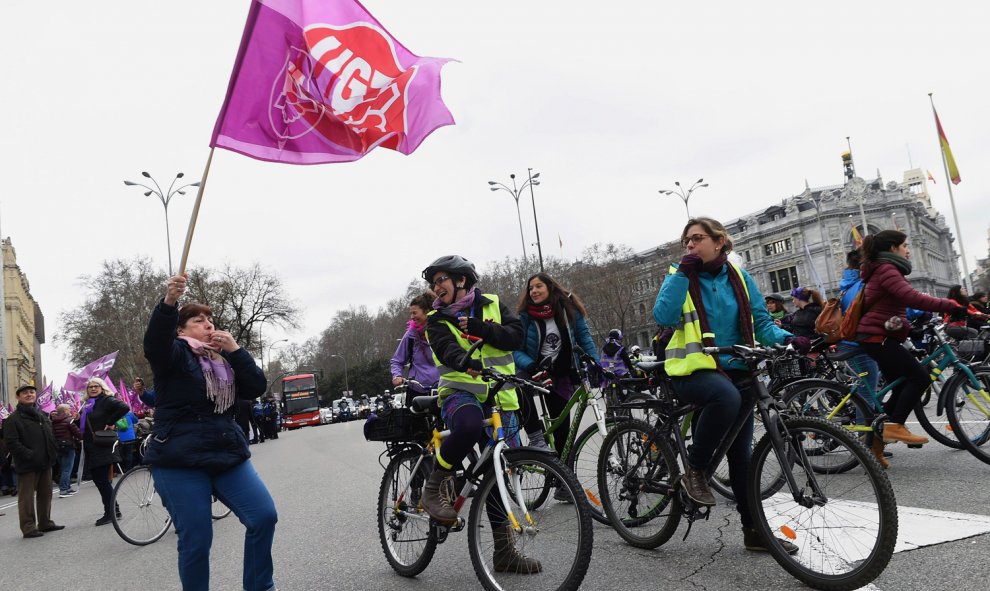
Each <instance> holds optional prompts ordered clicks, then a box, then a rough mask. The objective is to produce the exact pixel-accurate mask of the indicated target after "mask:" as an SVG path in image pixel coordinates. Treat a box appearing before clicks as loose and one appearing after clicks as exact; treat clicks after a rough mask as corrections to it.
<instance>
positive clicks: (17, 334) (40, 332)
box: [0, 238, 45, 405]
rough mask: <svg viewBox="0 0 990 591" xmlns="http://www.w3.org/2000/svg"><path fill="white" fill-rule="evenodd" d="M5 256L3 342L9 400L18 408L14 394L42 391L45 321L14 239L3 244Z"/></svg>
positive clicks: (4, 240) (1, 247) (5, 401)
mask: <svg viewBox="0 0 990 591" xmlns="http://www.w3.org/2000/svg"><path fill="white" fill-rule="evenodd" d="M0 249H2V253H3V254H2V256H3V287H4V293H3V301H4V306H3V308H4V318H3V331H4V334H3V342H4V345H5V348H6V351H5V355H4V357H5V358H6V360H7V390H6V394H7V399H6V400H3V401H2V403H4V404H5V403H7V402H8V401H9V402H10V403H11V404H12V405H14V404H16V401H15V399H14V391H15V390H17V387H18V386H19V385H21V384H36V385H38V387H39V390H40V388H41V381H42V378H41V376H42V375H43V374H42V373H41V353H40V351H41V344H42V343H44V342H45V321H44V316H43V315H42V313H41V308H40V307H39V306H38V303H37V302H35V301H34V298H33V297H31V286H30V284H29V283H28V280H27V276H26V275H25V274H24V273H23V272H21V268H20V267H19V266H18V265H17V253H16V252H15V250H14V247H13V245H12V244H11V243H10V239H9V238H6V239H3V241H2V243H0Z"/></svg>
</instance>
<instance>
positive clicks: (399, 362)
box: [389, 326, 440, 394]
mask: <svg viewBox="0 0 990 591" xmlns="http://www.w3.org/2000/svg"><path fill="white" fill-rule="evenodd" d="M410 347H412V357H411V358H410V350H409V349H410ZM410 362H411V363H410ZM389 365H390V366H391V367H392V377H393V378H394V377H408V378H412V379H414V380H416V381H417V382H419V383H421V384H423V385H424V386H426V387H427V388H429V387H431V386H433V385H435V384H436V383H437V381H439V380H440V373H439V372H438V371H437V366H436V364H435V363H434V362H433V350H432V349H430V343H428V342H427V341H426V336H425V335H424V336H421V335H420V334H419V333H418V332H417V331H416V329H415V328H413V327H412V326H409V327H408V328H407V329H406V334H404V335H402V340H401V341H399V347H398V348H397V349H396V350H395V355H392V360H391V361H390V362H389ZM406 365H409V371H408V373H407V372H406V371H405V367H406ZM413 390H417V391H418V389H417V388H413ZM423 393H424V394H428V393H429V392H423Z"/></svg>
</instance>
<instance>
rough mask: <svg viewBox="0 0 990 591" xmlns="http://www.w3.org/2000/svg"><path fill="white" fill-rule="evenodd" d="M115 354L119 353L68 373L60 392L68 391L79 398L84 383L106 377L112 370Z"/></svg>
mask: <svg viewBox="0 0 990 591" xmlns="http://www.w3.org/2000/svg"><path fill="white" fill-rule="evenodd" d="M117 353H119V351H114V352H113V353H110V354H109V355H104V356H103V357H100V358H99V359H97V360H96V361H92V362H90V363H89V365H87V366H86V367H84V368H82V369H77V370H75V371H71V372H69V375H67V376H66V377H65V385H64V386H62V390H63V391H64V390H68V391H69V392H71V393H73V394H75V395H76V397H77V398H78V397H81V396H82V395H83V393H85V391H86V382H87V381H89V378H106V377H107V374H108V373H110V370H111V369H112V368H113V364H114V362H115V361H116V360H117Z"/></svg>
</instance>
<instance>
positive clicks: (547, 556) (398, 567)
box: [366, 341, 593, 591]
mask: <svg viewBox="0 0 990 591" xmlns="http://www.w3.org/2000/svg"><path fill="white" fill-rule="evenodd" d="M480 345H481V341H478V342H476V343H475V344H474V345H472V347H471V349H469V350H468V351H469V352H468V355H467V356H465V359H469V358H470V355H471V354H472V353H473V352H474V351H475V350H477V347H479V346H480ZM481 375H482V377H483V378H484V379H485V380H486V381H489V382H491V383H492V386H491V387H490V389H489V399H490V400H492V401H495V403H494V405H493V406H492V408H491V418H489V419H487V420H486V421H485V425H486V427H489V428H490V430H491V431H490V441H489V443H488V445H486V446H485V448H484V449H483V450H482V452H481V455H480V456H479V457H478V458H477V460H474V461H471V462H470V463H469V465H468V467H467V468H466V469H463V470H458V472H457V477H456V479H455V482H450V481H448V482H447V483H446V484H445V486H444V488H445V491H446V492H445V494H448V495H449V496H450V498H452V499H453V502H452V506H453V507H454V509H455V511H457V513H458V519H457V522H456V523H455V524H454V525H452V526H449V527H448V526H444V525H442V524H440V523H438V522H436V521H434V520H433V519H431V518H430V517H429V515H428V514H427V513H426V511H425V509H424V508H423V506H422V503H421V500H422V494H423V492H422V488H423V484H424V483H425V482H426V481H427V479H428V478H429V474H430V471H431V470H432V464H433V455H434V450H435V449H436V448H437V447H438V446H439V445H440V443H441V441H442V440H443V439H444V438H446V437H447V436H448V435H449V433H450V432H449V430H444V431H441V430H440V429H439V428H438V427H440V426H441V423H440V418H439V408H438V406H437V401H438V397H436V396H417V397H416V398H414V399H413V401H412V405H411V407H410V408H409V409H394V410H393V411H392V412H391V413H388V416H383V417H379V419H378V421H375V423H373V424H372V425H371V426H370V428H369V430H368V431H366V437H368V439H369V440H372V441H384V442H385V443H386V451H385V452H383V454H382V455H383V456H384V455H386V454H387V455H388V456H389V458H390V460H389V462H388V464H387V466H385V473H384V475H383V476H382V483H381V487H380V489H379V495H378V504H377V521H378V533H379V538H380V541H381V545H382V550H383V552H384V553H385V558H386V560H387V561H388V563H389V565H390V566H391V567H392V568H393V570H395V572H396V573H398V574H399V575H402V576H405V577H413V576H416V575H417V574H419V573H421V572H423V570H424V569H426V567H427V566H428V565H429V563H430V561H431V560H432V559H433V555H434V553H435V551H436V547H437V545H438V544H441V543H443V542H445V541H446V540H447V536H448V535H449V534H450V533H451V532H458V531H461V530H463V529H464V528H465V527H467V529H468V550H469V554H470V556H471V563H472V565H473V566H474V570H475V574H476V575H477V576H478V579H479V581H481V583H482V585H483V586H484V587H485V589H489V590H491V591H494V590H501V589H540V590H541V591H542V590H546V589H558V590H561V591H564V590H572V589H577V588H578V587H579V586H580V584H581V581H582V580H583V579H584V575H585V573H586V572H587V569H588V565H589V563H590V558H591V551H592V544H593V528H592V523H593V522H592V520H591V517H590V515H589V510H588V504H587V503H585V502H582V499H583V497H584V495H583V494H582V492H581V490H580V488H579V486H578V482H577V479H576V478H575V477H574V475H573V473H572V472H571V471H570V470H569V469H568V468H567V467H566V466H564V464H563V463H561V461H560V460H559V459H557V457H556V456H555V455H554V454H553V453H551V452H548V451H543V450H538V449H535V448H528V447H518V448H509V447H507V442H506V433H505V429H504V427H503V426H502V415H501V412H502V411H501V409H500V408H499V406H498V404H497V397H496V396H495V394H496V393H497V392H498V391H499V390H501V389H502V388H503V387H505V386H506V385H507V384H511V385H512V386H516V387H523V388H534V389H542V390H544V391H545V389H543V388H542V386H540V385H539V384H536V383H534V382H531V381H529V380H525V379H522V378H519V377H516V376H510V375H506V374H502V373H499V372H497V371H494V370H492V369H490V368H486V369H484V370H483V371H482V372H481ZM544 393H545V392H544ZM383 415H384V413H383ZM378 423H381V424H378ZM550 478H552V479H554V480H555V481H556V482H561V483H563V490H564V491H565V492H566V495H567V497H568V500H569V501H570V502H569V503H543V504H539V505H537V504H536V503H534V501H535V499H536V498H537V497H538V496H539V495H540V494H541V493H542V491H543V490H544V488H545V485H546V480H547V479H550ZM455 487H459V490H455ZM468 499H471V501H470V509H469V510H468V516H467V519H466V520H465V519H464V518H463V517H461V516H460V515H461V514H462V513H463V512H464V511H465V505H466V504H467V502H468ZM486 530H487V531H488V532H490V533H486ZM499 544H513V545H514V547H517V548H518V549H519V550H525V553H526V554H527V555H528V556H531V557H534V558H536V559H537V560H538V561H539V564H540V570H539V572H538V573H533V574H526V575H522V576H521V575H520V574H514V573H511V572H502V570H505V569H504V568H502V570H500V566H499V565H497V564H496V563H495V561H494V558H493V556H494V553H495V550H496V549H497V546H498V545H499ZM509 570H511V569H509Z"/></svg>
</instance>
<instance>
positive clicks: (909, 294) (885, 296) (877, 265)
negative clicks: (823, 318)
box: [856, 261, 959, 341]
mask: <svg viewBox="0 0 990 591" xmlns="http://www.w3.org/2000/svg"><path fill="white" fill-rule="evenodd" d="M862 277H863V281H864V282H865V284H864V285H865V286H866V300H865V301H864V302H863V309H864V310H866V313H865V314H863V317H862V318H860V321H859V328H858V329H857V330H856V332H857V333H858V334H861V335H880V336H884V337H893V338H896V339H897V340H899V341H903V340H904V339H906V338H907V337H908V333H910V332H911V324H910V323H909V322H908V320H907V317H906V316H905V314H906V308H908V307H911V308H916V309H918V310H928V311H931V312H950V311H952V310H954V309H956V308H957V307H958V306H959V304H957V303H955V302H954V301H952V300H947V299H943V298H933V297H932V296H929V295H925V294H923V293H921V292H920V291H917V290H915V289H914V288H913V287H911V284H910V283H908V281H907V279H905V278H904V275H903V274H902V273H901V272H900V270H899V269H898V268H897V267H896V266H894V265H893V264H891V263H889V262H886V261H876V262H873V263H867V264H865V265H863V270H862ZM892 316H900V317H901V320H902V322H903V327H902V328H901V330H899V331H897V332H896V333H894V334H891V333H889V332H888V331H887V329H886V328H884V323H885V322H886V321H887V320H888V319H890V318H891V317H892Z"/></svg>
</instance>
